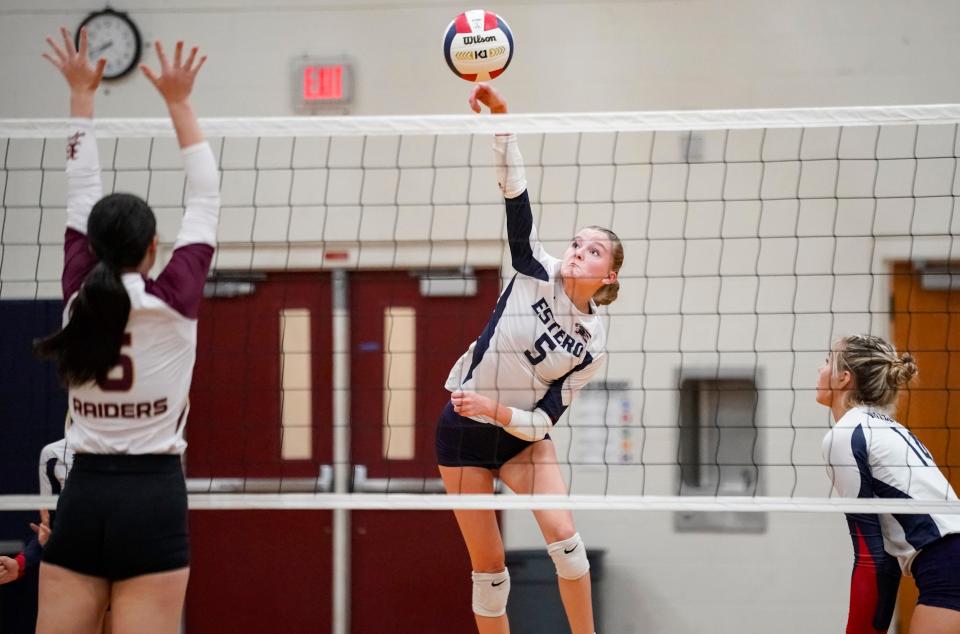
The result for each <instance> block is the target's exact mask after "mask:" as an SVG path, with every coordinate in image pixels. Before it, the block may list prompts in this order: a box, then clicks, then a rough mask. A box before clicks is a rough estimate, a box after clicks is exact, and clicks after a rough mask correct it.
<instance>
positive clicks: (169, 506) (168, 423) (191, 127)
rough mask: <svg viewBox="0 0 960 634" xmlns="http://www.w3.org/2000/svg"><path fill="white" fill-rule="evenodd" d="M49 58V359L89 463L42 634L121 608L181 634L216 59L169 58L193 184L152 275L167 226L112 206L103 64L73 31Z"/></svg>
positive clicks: (124, 617) (124, 618)
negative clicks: (101, 129)
mask: <svg viewBox="0 0 960 634" xmlns="http://www.w3.org/2000/svg"><path fill="white" fill-rule="evenodd" d="M61 36H62V38H63V42H62V45H59V44H58V43H56V42H54V41H53V39H51V38H47V42H48V44H49V45H50V51H49V52H48V53H46V54H45V55H44V57H45V58H47V59H48V60H49V61H50V62H51V63H52V64H53V65H54V66H56V67H57V68H58V69H59V70H60V72H61V73H62V74H63V76H64V78H65V79H66V80H67V83H68V85H69V87H70V115H71V117H72V119H71V123H70V125H71V130H70V136H69V139H68V144H67V168H66V171H67V196H68V200H67V229H66V234H65V237H64V268H63V280H62V281H63V296H64V300H65V303H66V307H65V310H64V319H63V328H62V329H61V330H60V331H58V332H57V333H54V334H53V335H51V336H49V337H47V338H46V339H43V340H41V341H38V342H37V343H36V344H35V350H36V351H37V353H38V354H39V355H41V356H43V357H47V358H51V359H53V360H54V361H55V362H56V364H57V370H58V373H59V376H60V378H61V379H62V380H63V382H64V383H65V384H66V386H67V388H68V392H69V394H68V407H69V421H68V424H67V429H66V439H67V443H68V445H69V446H70V447H71V448H72V449H73V450H74V451H75V452H76V454H75V457H74V463H73V468H72V470H71V473H70V478H69V480H67V483H66V486H65V487H64V489H63V492H62V493H61V495H60V497H59V501H58V504H57V513H56V517H55V519H54V526H53V530H52V533H51V536H50V539H49V541H48V542H47V545H46V547H45V548H44V552H43V561H42V563H41V566H40V611H39V617H38V622H37V632H41V633H47V632H92V631H95V630H96V628H97V627H98V625H99V623H100V621H101V618H102V616H103V613H104V609H105V608H106V606H107V605H108V603H109V604H110V606H111V609H112V619H111V620H112V623H113V625H114V627H115V629H116V631H118V632H134V631H136V632H170V633H172V632H177V631H178V630H179V626H180V615H181V612H182V609H183V599H184V594H185V592H186V587H187V578H188V576H189V561H190V559H189V543H188V536H187V495H186V487H185V483H184V478H183V471H182V467H181V462H180V456H181V454H182V453H183V450H184V446H185V443H184V441H183V426H184V424H185V422H186V417H187V394H188V390H189V387H190V380H191V375H192V372H193V364H194V358H195V356H196V332H197V330H196V329H197V324H196V318H197V313H198V310H199V304H200V300H201V298H202V294H203V284H204V280H205V278H206V274H207V271H208V269H209V267H210V262H211V260H212V257H213V251H214V246H215V244H216V228H217V217H218V213H219V202H220V198H219V174H218V171H217V165H216V161H215V160H214V157H213V153H212V151H211V149H210V146H209V145H208V144H207V143H206V142H205V141H204V139H203V134H202V133H201V131H200V127H199V124H198V122H197V119H196V116H195V115H194V113H193V110H192V108H191V106H190V100H189V97H190V93H191V92H192V89H193V83H194V80H195V78H196V75H197V72H198V71H199V70H200V68H201V66H202V65H203V62H204V61H205V59H206V58H205V57H200V58H198V57H197V49H196V48H194V49H192V50H191V51H190V52H189V55H188V56H187V55H185V54H184V50H183V43H182V42H178V43H177V46H176V51H175V54H174V56H173V59H172V60H169V61H168V60H167V58H166V55H165V54H164V50H163V47H162V46H161V45H160V43H159V42H157V43H156V51H157V56H158V57H159V60H160V66H161V70H160V73H159V75H156V74H154V73H153V72H152V71H151V70H150V69H149V68H147V67H146V66H142V67H141V68H142V70H143V73H144V75H145V76H146V77H147V79H148V80H150V82H151V83H152V84H153V85H154V87H155V88H156V89H157V91H158V92H159V93H160V95H161V97H163V99H164V102H165V103H166V106H167V110H168V112H169V114H170V118H171V120H172V122H173V126H174V128H175V130H176V134H177V140H178V141H179V144H180V147H181V150H182V154H183V159H184V163H185V167H186V174H187V189H186V202H185V207H186V209H185V213H184V218H183V222H182V225H181V228H180V232H179V233H178V235H177V239H176V242H175V244H174V251H173V255H172V256H171V259H170V262H169V263H168V264H167V266H166V267H165V268H164V269H163V271H162V273H161V274H160V275H159V277H158V278H157V279H156V280H150V279H147V278H146V276H147V274H148V273H149V271H150V270H151V268H152V267H153V264H154V261H155V259H156V253H157V236H156V220H155V218H154V215H153V211H152V210H151V209H150V207H149V206H148V205H147V203H146V202H144V201H143V200H141V199H140V198H138V197H136V196H133V195H130V194H118V193H115V194H110V195H108V196H102V186H101V182H100V165H99V158H98V155H97V143H96V139H95V136H94V130H95V128H94V125H93V121H92V117H93V101H94V95H95V93H96V90H97V87H98V85H99V83H100V79H101V77H102V75H103V67H104V60H100V61H99V62H98V63H97V64H96V66H95V67H93V66H91V65H90V63H89V61H88V59H87V52H88V51H87V35H86V33H85V32H83V31H81V33H80V39H79V43H80V45H79V50H77V48H76V47H74V44H73V41H72V39H71V37H70V33H69V32H68V31H67V30H66V29H61Z"/></svg>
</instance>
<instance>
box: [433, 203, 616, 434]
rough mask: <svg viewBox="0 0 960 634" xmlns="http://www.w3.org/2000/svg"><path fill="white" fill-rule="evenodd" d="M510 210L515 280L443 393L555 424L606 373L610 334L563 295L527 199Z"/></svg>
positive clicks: (592, 315)
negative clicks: (536, 414)
mask: <svg viewBox="0 0 960 634" xmlns="http://www.w3.org/2000/svg"><path fill="white" fill-rule="evenodd" d="M506 207H507V235H508V239H509V241H510V251H511V256H512V263H513V267H514V269H515V270H516V274H515V275H514V276H513V279H512V280H510V283H509V284H507V286H506V288H504V289H503V292H502V293H501V294H500V299H499V300H498V301H497V306H496V308H495V309H494V311H493V314H492V315H491V317H490V320H489V321H488V322H487V326H486V328H485V329H484V330H483V332H482V333H481V334H480V336H479V337H478V338H477V340H476V341H474V342H473V343H472V344H470V347H469V348H468V349H467V351H466V352H465V353H464V354H463V356H461V357H460V359H459V360H458V361H457V362H456V364H454V366H453V368H452V369H451V370H450V374H449V376H448V377H447V382H446V386H445V387H446V389H447V390H450V391H455V390H465V391H472V392H477V393H478V394H481V395H484V396H487V397H489V398H491V399H493V400H494V401H496V402H498V403H500V404H502V405H505V406H507V407H511V408H514V409H515V410H522V411H533V410H540V411H542V412H544V413H545V414H546V415H547V416H549V419H550V421H552V422H553V423H556V422H557V419H559V418H560V416H561V415H562V414H563V412H564V410H565V409H566V408H567V406H569V405H570V402H571V401H572V400H573V398H574V395H575V394H576V393H577V391H579V390H580V389H581V388H582V387H583V386H584V385H586V384H587V383H588V382H589V381H590V379H591V378H592V377H593V376H594V375H595V374H596V373H597V372H598V371H599V369H600V367H601V366H602V365H603V363H604V361H605V354H606V353H605V349H606V334H605V331H604V327H603V322H602V320H601V317H600V315H598V314H597V306H596V304H594V302H593V301H592V300H591V302H590V312H589V313H582V312H580V311H579V310H578V309H577V308H576V307H575V306H574V305H573V303H572V302H571V301H570V298H569V297H567V294H566V292H564V290H563V282H562V279H561V277H560V266H561V262H560V260H558V259H557V258H554V257H552V256H551V255H549V254H548V253H547V252H546V251H544V249H543V245H542V244H541V243H540V241H539V239H538V238H537V232H536V228H535V227H534V224H533V214H532V212H531V210H530V201H529V198H528V196H527V192H526V191H523V192H522V193H520V195H518V196H516V197H514V198H507V199H506ZM474 418H475V419H476V420H479V421H481V422H486V423H493V422H494V421H492V420H491V419H489V418H487V417H479V416H478V417H474ZM504 429H505V430H506V431H508V432H511V433H514V432H515V430H513V429H511V426H507V427H505V428H504ZM515 435H520V434H519V433H515ZM521 437H523V436H521ZM525 439H528V440H529V439H530V438H525Z"/></svg>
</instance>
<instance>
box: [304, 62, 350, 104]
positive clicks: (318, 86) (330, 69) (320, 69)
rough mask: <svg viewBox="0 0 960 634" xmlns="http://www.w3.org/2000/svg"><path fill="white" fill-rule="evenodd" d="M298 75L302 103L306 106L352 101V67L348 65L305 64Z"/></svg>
mask: <svg viewBox="0 0 960 634" xmlns="http://www.w3.org/2000/svg"><path fill="white" fill-rule="evenodd" d="M297 75H298V79H299V90H298V94H299V96H300V103H301V104H302V105H304V106H311V105H322V104H325V103H346V102H347V101H349V100H350V66H349V65H348V64H346V63H342V62H337V63H303V64H301V65H300V66H299V69H298V73H297Z"/></svg>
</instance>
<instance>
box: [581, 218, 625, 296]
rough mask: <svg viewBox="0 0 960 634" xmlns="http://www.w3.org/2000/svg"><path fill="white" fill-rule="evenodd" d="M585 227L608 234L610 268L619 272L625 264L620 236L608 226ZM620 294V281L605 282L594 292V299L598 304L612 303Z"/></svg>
mask: <svg viewBox="0 0 960 634" xmlns="http://www.w3.org/2000/svg"><path fill="white" fill-rule="evenodd" d="M584 229H592V230H594V231H599V232H601V233H603V234H605V235H606V236H607V238H608V239H609V240H610V257H611V261H610V270H612V271H616V272H617V273H619V272H620V267H621V266H623V244H622V243H621V242H620V236H618V235H617V234H615V233H614V232H613V231H611V230H610V229H607V228H606V227H600V226H597V225H589V226H586V227H584ZM619 294H620V282H619V281H613V282H611V283H609V284H604V285H603V287H602V288H601V289H600V290H598V291H597V292H596V293H594V294H593V301H594V302H596V304H597V305H598V306H604V305H606V304H612V303H613V302H614V301H615V300H616V299H617V295H619Z"/></svg>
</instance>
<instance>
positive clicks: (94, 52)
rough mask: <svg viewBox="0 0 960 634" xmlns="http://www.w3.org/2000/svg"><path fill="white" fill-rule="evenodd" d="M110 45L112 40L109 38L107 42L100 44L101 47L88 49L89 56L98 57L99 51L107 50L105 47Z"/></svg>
mask: <svg viewBox="0 0 960 634" xmlns="http://www.w3.org/2000/svg"><path fill="white" fill-rule="evenodd" d="M111 46H113V40H110V41H109V42H107V43H106V44H104V45H103V46H101V47H99V48H96V49H94V50H92V51H90V57H91V58H94V57H100V53H102V52H104V51H105V50H107V49H108V48H110V47H111Z"/></svg>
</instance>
